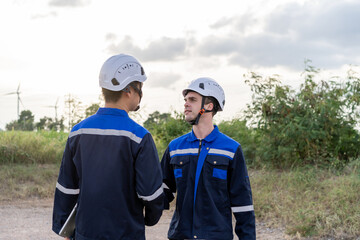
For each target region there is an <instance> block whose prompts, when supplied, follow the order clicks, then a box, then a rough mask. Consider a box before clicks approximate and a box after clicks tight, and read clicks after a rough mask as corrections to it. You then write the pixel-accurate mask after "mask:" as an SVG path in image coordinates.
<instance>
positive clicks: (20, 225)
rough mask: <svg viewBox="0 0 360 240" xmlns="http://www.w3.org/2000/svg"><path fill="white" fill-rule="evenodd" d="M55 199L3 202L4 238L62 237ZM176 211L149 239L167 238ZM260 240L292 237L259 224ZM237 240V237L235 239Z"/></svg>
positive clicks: (0, 227)
mask: <svg viewBox="0 0 360 240" xmlns="http://www.w3.org/2000/svg"><path fill="white" fill-rule="evenodd" d="M52 204H53V203H52V200H51V199H49V200H28V201H15V202H0V240H18V239H19V240H20V239H21V240H28V239H29V240H30V239H31V240H34V239H36V240H52V239H54V240H55V239H62V238H61V237H59V236H57V235H56V234H55V233H54V232H53V231H52V230H51V218H52ZM171 216H172V211H171V210H170V211H164V213H163V216H162V217H161V219H160V221H159V223H158V224H157V225H155V226H153V227H148V228H146V239H147V240H166V239H167V238H166V235H167V230H168V226H169V223H170V220H171ZM256 232H257V239H260V240H275V239H276V240H282V239H289V238H288V237H287V236H286V235H285V234H284V230H283V229H273V228H267V227H266V225H265V224H264V223H257V226H256ZM235 239H237V237H236V238H235Z"/></svg>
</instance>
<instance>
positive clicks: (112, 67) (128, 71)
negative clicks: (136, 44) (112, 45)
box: [99, 54, 146, 91]
mask: <svg viewBox="0 0 360 240" xmlns="http://www.w3.org/2000/svg"><path fill="white" fill-rule="evenodd" d="M145 80H146V75H145V72H144V69H143V67H142V66H141V64H140V62H139V61H138V60H136V58H134V57H132V56H129V55H125V54H119V55H115V56H112V57H110V58H109V59H108V60H106V61H105V62H104V64H103V66H102V67H101V70H100V75H99V85H100V87H102V88H106V89H108V90H111V91H121V90H122V89H124V88H125V87H126V86H127V85H128V84H129V83H131V82H134V81H138V82H144V81H145Z"/></svg>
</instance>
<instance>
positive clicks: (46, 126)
mask: <svg viewBox="0 0 360 240" xmlns="http://www.w3.org/2000/svg"><path fill="white" fill-rule="evenodd" d="M35 127H36V129H38V130H50V131H64V128H65V126H64V117H61V118H60V119H56V120H53V119H52V118H50V117H43V118H41V119H40V120H39V122H37V123H36V124H35Z"/></svg>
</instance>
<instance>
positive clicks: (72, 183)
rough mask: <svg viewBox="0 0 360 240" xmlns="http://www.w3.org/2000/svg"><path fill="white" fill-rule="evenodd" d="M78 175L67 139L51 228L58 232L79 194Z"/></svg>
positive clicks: (56, 190)
mask: <svg viewBox="0 0 360 240" xmlns="http://www.w3.org/2000/svg"><path fill="white" fill-rule="evenodd" d="M79 192H80V190H79V177H78V174H77V171H76V168H75V165H74V162H73V160H72V153H71V148H70V140H69V139H68V140H67V143H66V146H65V151H64V154H63V158H62V161H61V166H60V171H59V177H58V180H57V183H56V189H55V197H54V208H53V221H52V230H53V231H54V232H55V233H57V234H59V232H60V229H61V227H62V226H63V225H64V223H65V221H66V219H67V218H68V216H69V215H70V213H71V210H72V209H73V208H74V206H75V204H76V202H77V199H78V196H79Z"/></svg>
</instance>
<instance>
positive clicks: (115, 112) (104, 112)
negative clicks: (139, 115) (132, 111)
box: [96, 108, 129, 117]
mask: <svg viewBox="0 0 360 240" xmlns="http://www.w3.org/2000/svg"><path fill="white" fill-rule="evenodd" d="M96 114H99V115H115V116H123V117H128V116H129V115H128V113H127V112H126V111H125V110H122V109H118V108H99V110H98V111H97V112H96Z"/></svg>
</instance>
